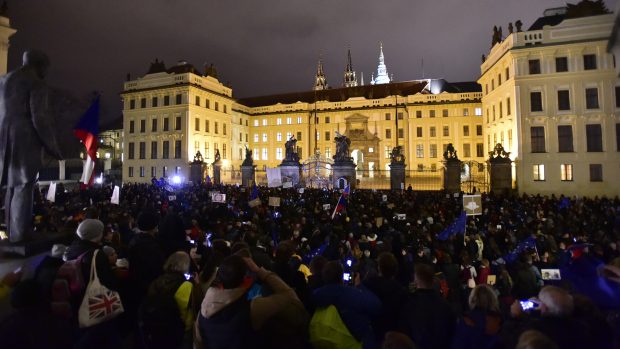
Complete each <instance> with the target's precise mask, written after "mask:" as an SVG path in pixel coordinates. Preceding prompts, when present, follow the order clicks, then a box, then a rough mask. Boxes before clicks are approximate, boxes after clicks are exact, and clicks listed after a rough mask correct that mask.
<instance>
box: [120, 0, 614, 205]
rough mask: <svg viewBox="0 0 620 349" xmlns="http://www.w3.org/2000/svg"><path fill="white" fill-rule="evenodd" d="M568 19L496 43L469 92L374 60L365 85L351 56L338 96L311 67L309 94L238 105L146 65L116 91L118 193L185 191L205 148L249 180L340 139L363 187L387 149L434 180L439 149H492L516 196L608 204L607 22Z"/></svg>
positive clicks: (214, 88) (173, 71)
mask: <svg viewBox="0 0 620 349" xmlns="http://www.w3.org/2000/svg"><path fill="white" fill-rule="evenodd" d="M571 6H572V5H569V6H568V7H567V8H561V9H554V10H548V11H546V12H545V14H544V16H543V17H541V18H539V19H538V20H536V21H535V22H534V24H532V26H531V27H530V28H529V29H528V30H522V28H521V24H520V23H518V25H517V28H516V30H515V29H513V28H512V25H510V28H509V32H508V33H507V36H505V37H504V36H502V35H501V32H500V33H499V35H497V36H494V38H493V46H492V48H491V51H490V52H489V53H488V54H487V55H486V57H484V61H483V63H482V65H481V76H480V77H479V79H478V81H477V82H473V81H472V82H460V83H451V82H448V81H445V80H443V79H421V80H412V81H402V82H396V81H393V78H392V77H390V76H389V74H388V69H387V66H386V63H385V56H384V54H383V47H380V51H379V64H378V68H377V73H376V76H375V74H373V76H372V77H371V79H370V84H364V82H363V78H362V79H361V80H362V81H358V78H357V75H356V73H355V71H354V70H353V65H352V62H351V55H350V53H349V55H348V57H347V64H346V67H345V70H344V74H343V79H342V85H341V87H337V88H333V87H330V86H329V85H328V83H327V81H328V80H327V78H326V76H325V73H324V71H323V66H322V63H321V62H320V61H319V63H318V67H317V72H316V76H315V79H314V80H315V81H314V88H313V89H311V90H309V91H306V92H299V93H284V94H279V95H272V96H261V97H253V98H244V99H235V98H233V94H232V89H231V88H230V87H227V86H225V85H223V84H222V83H220V82H219V81H218V79H217V74H216V72H215V69H214V68H213V67H205V69H204V70H203V71H200V72H199V71H198V70H197V69H195V68H194V67H193V66H191V65H190V64H187V63H186V62H180V63H179V64H177V65H175V66H174V67H171V68H166V67H165V66H164V65H163V63H162V62H155V63H153V64H152V65H151V68H150V69H149V71H148V73H147V74H146V75H144V76H143V77H140V78H138V79H135V80H128V81H127V82H125V85H124V91H123V92H122V98H123V105H124V108H123V109H124V110H123V115H124V120H123V128H124V141H123V142H124V144H123V156H124V164H123V180H124V181H126V182H148V181H150V179H151V178H152V177H158V178H159V177H169V176H171V175H172V174H178V175H179V176H181V177H183V178H188V177H189V166H188V164H189V162H190V161H191V160H192V159H193V157H194V155H195V154H196V152H197V151H200V152H201V153H202V154H203V156H204V158H205V161H206V162H209V163H210V162H212V161H213V158H214V153H215V150H216V149H218V150H219V152H220V154H221V158H222V160H223V161H224V164H223V165H224V167H225V168H230V167H232V168H234V169H239V166H240V165H241V162H242V161H243V157H244V149H245V147H246V146H247V147H248V148H250V149H251V150H252V152H253V155H254V163H255V165H257V168H258V169H259V170H260V169H262V168H267V167H276V166H278V165H279V164H280V163H281V161H282V159H283V158H284V155H285V154H284V152H285V150H284V143H285V142H286V140H287V139H289V138H290V137H293V136H294V137H295V138H296V139H297V141H298V142H297V145H298V147H299V153H300V158H301V159H302V161H303V160H305V159H308V158H309V157H311V156H314V155H315V154H319V155H320V156H321V157H324V158H331V156H333V154H334V152H335V144H334V137H335V136H336V134H337V133H341V134H345V135H347V136H348V137H349V138H350V139H351V147H350V149H351V156H352V157H353V158H354V161H355V162H356V164H357V167H358V170H361V171H363V172H364V173H367V174H369V175H373V172H374V175H375V176H376V175H377V174H378V173H380V172H383V174H385V170H389V167H388V164H389V162H390V159H389V153H390V151H391V150H392V148H394V147H395V146H397V145H398V146H402V147H403V149H404V154H405V156H406V165H407V169H408V170H410V171H418V170H428V171H433V170H437V171H439V170H440V169H441V168H442V167H443V163H442V160H443V151H444V150H445V147H446V146H447V145H448V144H449V143H452V144H453V145H454V146H455V149H456V150H457V151H458V156H459V158H460V159H461V160H464V161H467V162H470V161H471V162H478V163H484V162H486V161H487V159H488V152H489V151H491V150H492V148H493V147H494V146H495V145H496V144H497V143H500V144H502V145H503V147H504V148H505V149H506V151H509V152H510V153H511V154H510V157H511V159H512V160H513V161H514V163H513V185H514V187H515V188H517V189H518V190H519V191H521V192H526V193H558V194H559V193H564V194H569V195H589V196H591V195H602V194H606V195H618V194H620V186H618V185H617V184H616V180H615V179H616V178H619V177H620V157H619V154H620V153H619V151H620V82H619V80H618V75H617V74H616V72H615V70H614V67H615V60H614V57H613V55H612V54H611V53H609V52H608V51H607V45H608V41H609V38H610V34H611V32H612V27H613V25H614V16H613V15H611V14H599V15H592V14H593V12H592V11H590V12H589V13H588V14H589V15H588V16H583V15H580V11H578V10H579V9H577V10H576V9H575V8H574V7H573V8H571ZM594 13H596V11H594Z"/></svg>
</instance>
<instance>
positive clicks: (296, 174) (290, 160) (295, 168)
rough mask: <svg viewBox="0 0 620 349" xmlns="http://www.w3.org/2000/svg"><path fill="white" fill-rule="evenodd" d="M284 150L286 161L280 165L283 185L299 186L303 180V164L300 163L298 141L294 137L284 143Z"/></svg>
mask: <svg viewBox="0 0 620 349" xmlns="http://www.w3.org/2000/svg"><path fill="white" fill-rule="evenodd" d="M284 150H285V156H284V160H282V163H281V164H280V165H279V167H280V176H281V177H282V185H283V186H285V185H286V183H289V182H290V183H291V185H292V186H297V185H299V180H300V178H301V175H300V174H301V164H300V163H299V153H298V150H297V139H295V136H292V137H291V138H289V139H288V140H287V141H286V143H284Z"/></svg>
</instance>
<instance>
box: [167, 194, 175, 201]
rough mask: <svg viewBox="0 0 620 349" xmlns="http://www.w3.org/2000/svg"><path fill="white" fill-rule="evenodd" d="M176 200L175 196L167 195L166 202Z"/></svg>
mask: <svg viewBox="0 0 620 349" xmlns="http://www.w3.org/2000/svg"><path fill="white" fill-rule="evenodd" d="M176 199H177V196H176V195H168V201H175V200H176Z"/></svg>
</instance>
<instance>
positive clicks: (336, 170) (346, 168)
mask: <svg viewBox="0 0 620 349" xmlns="http://www.w3.org/2000/svg"><path fill="white" fill-rule="evenodd" d="M355 167H356V166H355V164H354V163H353V161H344V162H335V163H334V164H333V165H332V177H333V185H334V189H344V187H345V186H346V185H347V184H348V185H350V186H351V189H355V187H357V178H356V176H355ZM343 179H344V180H343Z"/></svg>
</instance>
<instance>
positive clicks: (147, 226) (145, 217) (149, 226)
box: [138, 210, 159, 231]
mask: <svg viewBox="0 0 620 349" xmlns="http://www.w3.org/2000/svg"><path fill="white" fill-rule="evenodd" d="M158 224H159V216H157V213H155V211H153V210H145V211H142V212H140V214H139V215H138V229H140V230H141V231H151V230H153V229H155V228H156V227H157V225H158Z"/></svg>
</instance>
